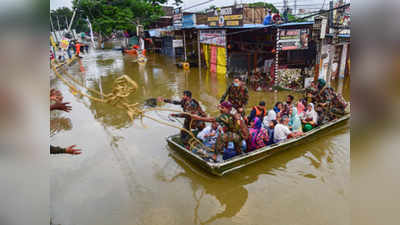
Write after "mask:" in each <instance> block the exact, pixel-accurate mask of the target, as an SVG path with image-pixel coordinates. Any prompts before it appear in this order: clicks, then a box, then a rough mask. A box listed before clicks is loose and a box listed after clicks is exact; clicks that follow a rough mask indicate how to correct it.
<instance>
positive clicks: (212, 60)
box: [210, 45, 217, 72]
mask: <svg viewBox="0 0 400 225" xmlns="http://www.w3.org/2000/svg"><path fill="white" fill-rule="evenodd" d="M210 71H211V72H217V46H213V45H212V46H211V57H210Z"/></svg>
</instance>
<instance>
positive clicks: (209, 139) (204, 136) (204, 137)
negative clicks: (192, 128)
mask: <svg viewBox="0 0 400 225" xmlns="http://www.w3.org/2000/svg"><path fill="white" fill-rule="evenodd" d="M218 127H219V126H218V123H217V122H213V123H212V124H211V126H208V127H206V128H204V129H203V130H202V131H201V132H199V133H198V134H197V138H198V139H199V140H201V141H202V142H203V144H204V145H205V146H207V147H208V148H214V147H215V143H216V142H217V138H218V136H219V133H220V132H219V130H218Z"/></svg>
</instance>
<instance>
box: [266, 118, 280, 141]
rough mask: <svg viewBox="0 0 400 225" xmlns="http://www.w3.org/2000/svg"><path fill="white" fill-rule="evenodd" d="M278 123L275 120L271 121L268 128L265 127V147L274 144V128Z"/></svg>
mask: <svg viewBox="0 0 400 225" xmlns="http://www.w3.org/2000/svg"><path fill="white" fill-rule="evenodd" d="M277 123H278V122H276V120H271V121H269V124H268V127H267V132H268V137H269V139H268V142H267V145H272V144H273V143H274V129H275V126H276V124H277Z"/></svg>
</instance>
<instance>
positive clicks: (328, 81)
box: [326, 1, 338, 87]
mask: <svg viewBox="0 0 400 225" xmlns="http://www.w3.org/2000/svg"><path fill="white" fill-rule="evenodd" d="M329 9H330V10H331V11H330V14H329V15H330V16H329V17H330V21H331V22H330V23H331V24H332V27H331V28H330V29H329V30H330V31H332V32H331V33H332V34H333V36H332V41H331V43H330V45H329V48H328V57H329V58H328V74H327V77H326V84H327V86H328V87H330V86H331V80H332V63H333V58H334V57H333V54H335V42H336V40H337V31H336V21H335V23H334V21H333V10H332V9H333V1H330V2H329ZM337 18H338V17H337Z"/></svg>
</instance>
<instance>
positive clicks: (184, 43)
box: [183, 30, 187, 62]
mask: <svg viewBox="0 0 400 225" xmlns="http://www.w3.org/2000/svg"><path fill="white" fill-rule="evenodd" d="M183 54H184V56H185V62H186V61H187V57H186V32H185V31H184V30H183Z"/></svg>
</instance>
